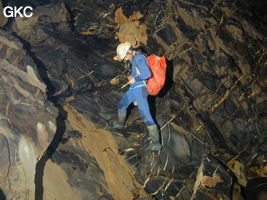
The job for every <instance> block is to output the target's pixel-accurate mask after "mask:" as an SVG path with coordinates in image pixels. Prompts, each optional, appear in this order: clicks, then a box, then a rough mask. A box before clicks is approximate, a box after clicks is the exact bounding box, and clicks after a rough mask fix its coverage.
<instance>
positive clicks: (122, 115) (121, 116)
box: [111, 112, 126, 129]
mask: <svg viewBox="0 0 267 200" xmlns="http://www.w3.org/2000/svg"><path fill="white" fill-rule="evenodd" d="M118 118H119V121H118V122H117V123H115V124H113V125H112V126H111V128H117V129H122V128H123V126H124V122H125V119H126V113H121V112H118Z"/></svg>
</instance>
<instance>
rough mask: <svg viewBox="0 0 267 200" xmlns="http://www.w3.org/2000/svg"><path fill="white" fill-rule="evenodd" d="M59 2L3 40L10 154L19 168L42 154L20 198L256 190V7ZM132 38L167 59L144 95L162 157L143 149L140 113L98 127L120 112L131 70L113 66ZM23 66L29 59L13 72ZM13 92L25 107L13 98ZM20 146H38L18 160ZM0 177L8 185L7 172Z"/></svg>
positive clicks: (262, 110)
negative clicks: (160, 79)
mask: <svg viewBox="0 0 267 200" xmlns="http://www.w3.org/2000/svg"><path fill="white" fill-rule="evenodd" d="M32 2H34V1H32ZM64 2H65V5H64V4H63V3H60V4H51V5H46V6H43V7H39V8H36V9H35V14H34V17H33V18H30V19H27V20H26V19H21V18H17V19H16V20H15V21H14V22H13V23H12V24H11V26H10V27H8V28H7V29H8V30H9V32H6V31H2V32H1V34H0V37H1V38H0V41H1V44H3V48H1V51H0V55H1V58H2V57H3V59H1V62H2V64H1V65H0V66H1V70H3V72H5V74H8V75H3V76H2V72H1V77H2V78H1V81H3V83H4V84H3V85H7V86H5V87H4V89H3V90H4V91H8V92H7V93H6V92H5V93H4V94H3V95H8V94H9V96H8V98H6V97H5V96H3V99H7V101H4V100H3V102H9V99H10V100H11V99H14V98H15V101H14V100H12V101H11V102H13V103H12V104H10V105H9V104H8V103H3V104H2V105H3V108H5V109H1V110H5V112H3V113H5V115H4V116H6V110H10V112H7V113H10V114H9V116H11V117H9V118H7V119H9V120H10V119H13V122H12V120H11V122H10V121H8V123H10V124H11V125H12V127H13V126H14V127H15V128H14V129H12V131H15V130H16V131H18V133H17V132H16V137H15V136H14V137H13V138H14V140H15V141H16V142H14V144H18V143H21V145H14V147H12V150H13V149H14V150H13V151H14V152H18V153H17V154H18V155H20V159H21V160H22V161H21V162H19V163H20V165H22V166H23V165H24V167H25V165H26V164H25V163H26V161H28V160H27V159H29V158H28V157H29V156H30V155H31V159H32V158H37V157H39V158H40V159H38V160H39V161H38V162H37V167H36V170H35V165H36V159H34V160H30V161H29V162H27V163H28V165H27V166H26V167H25V168H27V169H29V171H28V172H29V173H28V174H27V175H25V177H27V180H31V181H29V185H30V186H29V187H28V188H31V189H30V193H27V194H30V195H29V196H28V197H27V198H28V199H34V198H35V199H68V198H69V199H185V200H188V199H192V200H193V199H197V200H209V199H225V200H227V199H229V200H230V199H239V200H240V199H242V198H244V196H243V197H242V195H245V196H246V198H251V195H253V197H255V198H261V197H260V196H263V195H264V193H262V192H264V191H265V190H266V187H265V186H264V185H262V184H261V183H262V181H263V182H264V181H266V141H267V140H266V134H265V133H266V58H267V54H266V26H264V25H265V24H266V22H264V20H265V19H266V14H264V12H262V9H260V8H259V7H258V4H256V3H255V4H252V3H251V2H249V1H242V2H241V1H235V2H231V1H218V2H213V1H208V0H205V1H187V0H183V1H172V0H169V1H127V2H125V1H113V2H110V1H98V2H94V1H85V0H79V1H71V2H70V1H67V0H66V1H64ZM36 4H37V5H38V2H36ZM253 9H258V10H259V12H255V10H253ZM55 13H56V14H55ZM122 13H123V14H122ZM253 19H254V20H253ZM255 19H257V20H256V21H255ZM125 24H127V25H125ZM133 27H136V28H133ZM128 28H129V29H128ZM138 28H140V30H137V31H133V30H135V29H138ZM144 30H146V33H147V35H145V37H143V36H144V34H143V33H144ZM11 32H13V33H14V35H15V36H12V34H11ZM129 33H131V34H132V35H133V36H134V40H133V43H134V44H133V45H139V44H141V46H140V48H143V49H144V50H145V51H146V52H147V53H148V54H149V53H157V54H159V55H166V57H167V58H168V69H167V80H166V83H165V88H164V89H163V90H162V91H161V93H160V94H159V95H158V96H157V97H151V98H150V99H149V100H150V104H151V110H152V112H153V115H154V117H155V119H156V121H157V123H158V125H159V127H160V129H161V140H162V144H163V149H162V150H161V152H159V153H158V154H155V153H152V152H145V151H144V148H145V147H146V146H147V145H148V143H149V138H148V136H147V135H148V134H147V129H146V127H145V126H144V124H143V122H142V121H141V120H140V116H139V113H138V111H137V109H136V108H133V109H132V111H131V115H130V116H129V118H128V120H127V123H126V128H125V129H123V130H122V131H112V132H111V131H108V130H106V129H105V128H106V127H107V126H108V124H109V123H110V122H111V121H113V120H114V119H116V117H117V116H116V113H117V102H118V101H119V99H120V98H121V96H122V95H123V92H125V89H124V90H122V89H121V86H122V85H123V84H124V83H125V82H126V73H127V71H128V69H127V65H124V64H121V63H115V62H114V61H112V57H113V56H114V54H115V48H116V46H117V44H118V43H119V41H116V39H120V40H121V41H123V40H126V38H127V37H129V35H128V34H129ZM140 33H142V34H141V36H142V37H141V36H140ZM126 36H127V37H126ZM139 36H140V37H139ZM17 38H19V40H20V41H21V42H22V43H23V45H22V43H21V42H20V41H18V39H17ZM145 44H146V45H145ZM23 48H24V50H22V49H23ZM14 49H16V50H14ZM18 49H19V50H20V51H18ZM14 52H16V54H14ZM17 52H24V54H23V53H20V54H18V53H17ZM26 52H27V54H26ZM12 55H13V56H12ZM20 59H23V60H25V59H26V60H27V62H26V61H24V62H23V64H24V65H18V66H19V67H16V66H17V65H14V64H13V63H14V62H15V63H16V62H17V61H16V60H20ZM29 63H30V64H29ZM13 65H14V66H13ZM28 65H29V66H28ZM22 66H24V67H22ZM35 66H36V67H35ZM17 68H18V69H17ZM21 70H22V71H21ZM3 74H4V73H3ZM34 74H35V75H34ZM13 76H15V77H13ZM16 76H19V77H20V79H18V78H17V77H16ZM30 77H31V78H30ZM111 80H113V81H111ZM24 82H26V83H27V82H29V83H30V84H29V85H31V87H27V84H25V83H24ZM22 83H23V84H22ZM111 83H116V84H111ZM25 87H26V88H25ZM10 88H14V89H12V90H11V89H10ZM15 91H16V93H14V92H15ZM37 91H38V92H37ZM13 93H14V94H13ZM17 93H18V94H20V96H23V98H26V97H27V103H22V105H21V103H18V102H20V100H18V99H19V98H18V97H17V96H18V94H17ZM15 94H16V95H15ZM44 94H46V95H45V96H46V97H47V101H45V99H46V98H44ZM35 96H37V97H35ZM28 98H30V99H33V100H31V101H29V100H28ZM40 98H43V99H41V100H40ZM36 99H38V101H37V100H36ZM34 100H36V101H37V102H38V103H40V104H42V101H44V102H45V103H43V104H42V106H39V107H38V106H37V107H36V108H35V110H33V111H29V110H28V108H27V109H25V106H26V105H30V106H33V105H36V102H35V101H34ZM13 104H14V105H13ZM47 104H49V106H50V107H49V106H48V105H47ZM4 105H5V106H4ZM17 105H21V106H17ZM53 105H54V106H53ZM47 106H48V107H49V108H50V109H46V108H47ZM55 107H56V108H55ZM37 108H38V109H37ZM52 108H53V109H52ZM26 110H27V113H26ZM45 110H47V111H45ZM50 110H53V112H52V113H53V115H51V114H50V113H51V111H50ZM57 111H58V113H59V114H58V115H57V114H56V113H57ZM36 112H37V113H38V115H37V114H36ZM17 113H23V115H22V116H21V115H18V114H17ZM36 115H37V116H40V118H39V117H36ZM50 115H51V116H52V117H51V116H50ZM33 116H34V117H33ZM49 116H50V117H51V119H50V118H49ZM32 118H33V119H34V122H33V121H32V120H30V119H32ZM38 118H39V119H38ZM48 118H49V119H48ZM55 118H56V125H54V129H51V130H54V132H53V131H52V132H49V131H50V129H49V128H48V126H47V122H49V121H51V122H54V124H55ZM41 119H42V120H41ZM52 119H53V120H54V121H53V120H52ZM22 121H23V122H24V121H25V122H27V123H22ZM39 121H40V122H39ZM45 122H46V123H45ZM48 125H49V123H48ZM4 127H6V126H4ZM33 127H37V128H35V129H36V130H37V131H36V130H35V129H34V130H35V132H34V131H33ZM4 130H5V129H4ZM8 130H9V129H8ZM30 130H31V131H30ZM38 130H39V132H42V134H40V133H39V132H38ZM12 131H11V132H12ZM44 132H45V133H47V134H44ZM12 134H14V133H12ZM12 134H11V135H12ZM54 134H55V135H54ZM122 134H124V136H122ZM2 135H3V137H2V136H1V137H2V139H1V142H2V144H3V145H1V148H2V147H3V151H1V152H9V151H10V149H9V148H8V147H9V146H8V145H7V144H8V139H6V138H7V135H8V137H10V134H2ZM17 135H19V136H17ZM40 135H42V136H40ZM46 135H48V136H46ZM53 135H54V137H53V138H52V136H53ZM21 138H24V139H21ZM29 138H30V139H29ZM18 141H20V142H18ZM29 141H30V142H29ZM32 141H33V142H32ZM35 141H38V143H36V142H35ZM28 143H30V145H28V146H32V148H33V149H34V150H31V151H27V153H25V151H26V150H27V149H26V150H25V148H23V147H24V146H25V144H28ZM39 146H40V147H39ZM35 149H37V150H35ZM45 150H46V153H45V154H43V153H44V151H45ZM19 152H21V153H19ZM6 155H10V153H6ZM8 157H10V156H7V157H6V158H5V159H4V157H3V160H1V162H0V164H1V165H2V163H3V165H2V166H3V168H4V169H5V170H7V169H9V168H8V167H7V166H13V165H14V166H15V165H16V164H11V165H8V164H7V163H10V161H9V160H8ZM16 158H17V157H16ZM123 158H124V159H123ZM1 159H2V157H1ZM13 163H15V162H13ZM29 163H30V164H29ZM5 167H6V168H5ZM3 171H4V170H3ZM56 175H57V176H58V177H59V178H56ZM1 177H3V179H2V180H3V181H2V182H3V183H4V182H8V180H9V178H8V177H9V176H1ZM25 177H24V179H23V180H25V179H26V178H25ZM33 177H34V178H35V182H33ZM21 179H22V178H21ZM257 184H259V185H257ZM34 186H35V188H36V190H35V191H34V189H32V188H34ZM255 186H256V187H257V188H258V190H257V192H255V191H254V193H253V192H251V190H252V188H253V187H255ZM0 188H1V189H2V190H3V192H4V193H5V194H8V196H9V195H10V194H12V195H13V194H18V193H19V194H21V192H20V191H21V189H20V188H18V187H16V188H15V186H14V187H13V188H12V190H11V189H9V188H7V187H6V185H5V184H2V183H1V186H0ZM241 189H242V190H243V191H245V192H243V193H242V192H241ZM24 190H25V189H24ZM34 192H35V193H34ZM241 193H242V194H241ZM33 194H34V197H33ZM12 197H13V196H12Z"/></svg>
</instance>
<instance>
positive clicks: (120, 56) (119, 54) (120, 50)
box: [116, 42, 131, 61]
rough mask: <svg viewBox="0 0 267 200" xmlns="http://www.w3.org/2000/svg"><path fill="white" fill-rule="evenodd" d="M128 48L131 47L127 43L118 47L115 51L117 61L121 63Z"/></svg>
mask: <svg viewBox="0 0 267 200" xmlns="http://www.w3.org/2000/svg"><path fill="white" fill-rule="evenodd" d="M130 47H131V44H130V43H129V42H123V43H121V44H119V45H118V47H117V50H116V52H117V56H116V57H117V60H118V61H122V60H123V59H124V57H125V56H126V54H127V51H128V50H129V49H130Z"/></svg>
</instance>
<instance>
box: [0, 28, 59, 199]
mask: <svg viewBox="0 0 267 200" xmlns="http://www.w3.org/2000/svg"><path fill="white" fill-rule="evenodd" d="M0 80H1V86H0V106H1V109H0V138H1V139H0V150H1V159H0V169H1V170H0V171H1V173H0V187H1V189H2V190H3V191H4V194H5V196H6V198H7V199H34V194H35V185H34V177H35V167H36V163H37V161H38V159H39V158H40V157H41V156H42V155H43V153H44V152H45V151H46V149H47V147H48V145H49V144H50V142H51V140H52V138H53V137H54V134H55V132H56V129H57V127H56V117H57V109H56V108H55V107H54V105H53V104H52V103H50V102H47V101H46V85H45V84H44V83H43V82H42V81H41V79H40V77H39V75H38V70H37V69H36V65H35V63H34V62H33V60H32V59H31V57H30V56H29V55H27V52H26V51H25V50H24V49H23V45H22V43H21V42H20V41H19V40H18V39H17V38H15V37H14V36H12V35H11V34H10V33H8V32H5V31H3V30H0Z"/></svg>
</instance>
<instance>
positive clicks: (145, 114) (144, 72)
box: [118, 52, 155, 126]
mask: <svg viewBox="0 0 267 200" xmlns="http://www.w3.org/2000/svg"><path fill="white" fill-rule="evenodd" d="M130 62H131V65H132V77H134V79H135V81H136V82H135V83H134V84H132V85H131V86H130V88H129V89H128V91H127V92H126V93H125V94H124V96H123V97H122V99H121V100H120V102H119V106H118V107H119V112H121V113H126V112H127V107H128V106H129V105H130V104H131V103H133V102H134V101H136V102H137V106H138V109H139V113H140V115H141V118H142V119H143V120H144V122H145V124H146V125H147V126H152V125H155V122H154V120H153V118H152V116H151V114H150V110H149V105H148V102H147V97H148V90H147V88H146V85H145V83H146V81H147V79H149V78H150V77H151V72H150V69H149V66H148V63H147V60H146V58H145V56H144V55H142V54H141V53H138V52H136V53H135V56H134V58H133V60H131V61H130ZM136 67H137V68H138V70H139V72H140V75H138V73H137V70H136ZM144 82H145V83H144Z"/></svg>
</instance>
